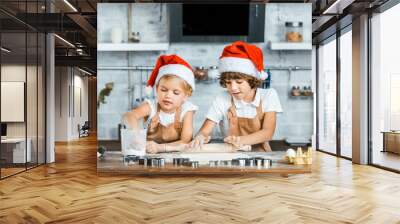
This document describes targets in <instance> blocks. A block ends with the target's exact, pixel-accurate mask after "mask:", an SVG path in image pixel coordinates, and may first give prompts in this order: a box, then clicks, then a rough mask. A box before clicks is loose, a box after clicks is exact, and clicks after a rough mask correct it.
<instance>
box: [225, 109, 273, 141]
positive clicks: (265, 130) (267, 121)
mask: <svg viewBox="0 0 400 224" xmlns="http://www.w3.org/2000/svg"><path fill="white" fill-rule="evenodd" d="M275 127H276V112H265V113H264V122H263V125H262V129H261V130H259V131H256V132H254V133H252V134H249V135H244V136H239V138H235V137H233V136H228V137H226V138H225V139H224V141H225V142H227V143H231V144H239V145H254V144H258V143H263V142H266V141H270V140H272V137H273V135H274V132H275Z"/></svg>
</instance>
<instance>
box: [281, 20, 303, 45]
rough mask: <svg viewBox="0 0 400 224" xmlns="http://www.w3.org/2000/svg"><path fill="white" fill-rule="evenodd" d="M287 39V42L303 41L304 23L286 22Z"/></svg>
mask: <svg viewBox="0 0 400 224" xmlns="http://www.w3.org/2000/svg"><path fill="white" fill-rule="evenodd" d="M285 39H286V41H287V42H302V41H303V23H302V22H286V23H285Z"/></svg>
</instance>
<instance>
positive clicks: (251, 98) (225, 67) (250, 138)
mask: <svg viewBox="0 0 400 224" xmlns="http://www.w3.org/2000/svg"><path fill="white" fill-rule="evenodd" d="M218 70H219V72H220V73H221V76H220V85H221V86H222V87H224V88H226V90H227V91H226V92H224V94H222V95H220V96H217V97H216V98H215V100H214V102H213V104H212V106H211V108H210V109H209V111H208V114H207V119H206V121H205V122H204V123H203V126H202V127H201V129H200V131H199V134H198V135H197V136H196V138H195V140H194V141H193V142H192V143H191V144H190V146H191V147H192V148H195V147H197V146H201V145H202V144H203V143H207V142H208V141H209V139H210V134H211V132H212V129H213V128H214V126H215V125H216V124H218V123H220V122H221V121H222V122H221V124H225V125H224V127H223V128H222V131H224V130H225V129H226V128H225V127H226V126H227V130H225V132H227V133H226V134H225V135H226V136H227V137H225V139H224V142H226V143H230V144H233V145H235V146H237V148H240V147H241V146H242V145H251V146H252V150H253V151H271V148H270V146H269V144H268V141H270V140H271V139H272V136H273V134H274V131H275V127H276V112H282V107H281V104H280V102H279V98H278V96H277V93H276V91H275V90H274V89H271V88H270V89H261V88H257V87H258V86H259V85H260V84H261V82H262V80H263V79H265V78H266V77H267V74H266V73H265V72H264V66H263V54H262V51H261V49H259V48H258V47H256V46H254V45H250V44H247V43H244V42H241V41H237V42H235V43H233V44H231V45H229V46H227V47H225V49H224V51H223V52H222V56H221V57H220V60H219V66H218Z"/></svg>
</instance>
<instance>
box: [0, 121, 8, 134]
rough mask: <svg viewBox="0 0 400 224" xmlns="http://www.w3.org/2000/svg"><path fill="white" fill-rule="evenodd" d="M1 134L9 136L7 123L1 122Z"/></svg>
mask: <svg viewBox="0 0 400 224" xmlns="http://www.w3.org/2000/svg"><path fill="white" fill-rule="evenodd" d="M1 136H7V124H5V123H1Z"/></svg>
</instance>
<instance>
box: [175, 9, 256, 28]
mask: <svg viewBox="0 0 400 224" xmlns="http://www.w3.org/2000/svg"><path fill="white" fill-rule="evenodd" d="M249 13H250V5H249V4H183V9H182V32H183V35H184V36H190V35H201V36H208V35H215V36H227V35H228V36H247V35H249Z"/></svg>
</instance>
